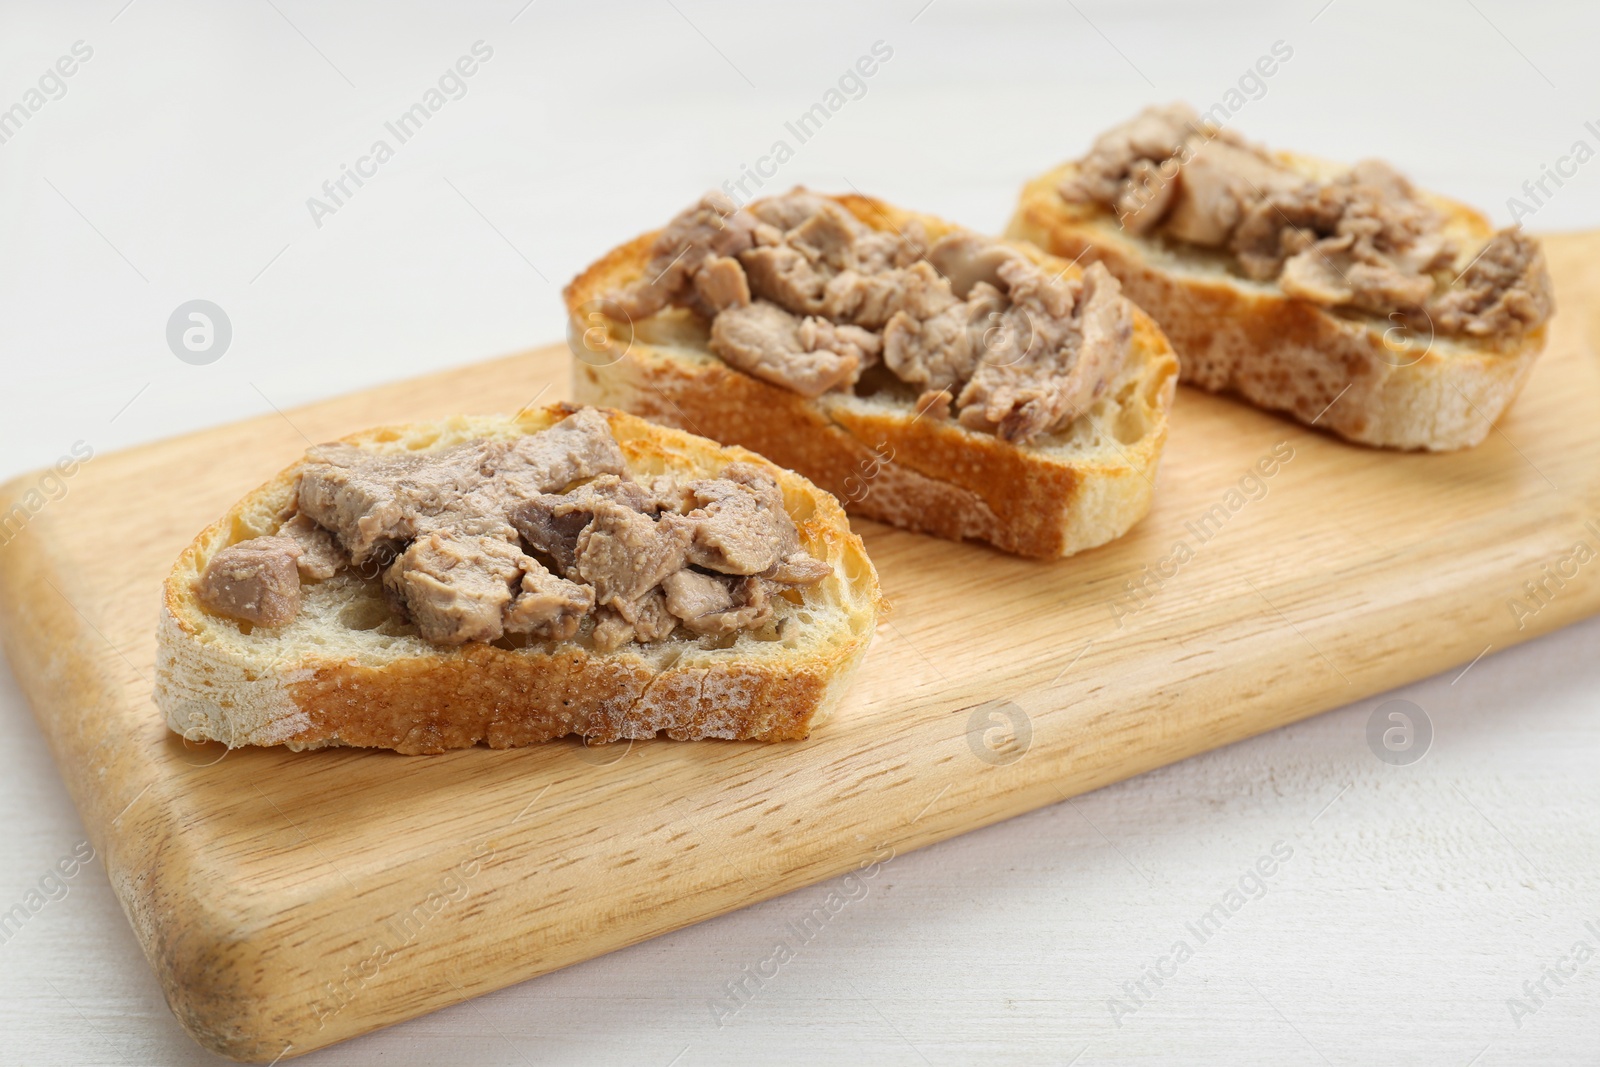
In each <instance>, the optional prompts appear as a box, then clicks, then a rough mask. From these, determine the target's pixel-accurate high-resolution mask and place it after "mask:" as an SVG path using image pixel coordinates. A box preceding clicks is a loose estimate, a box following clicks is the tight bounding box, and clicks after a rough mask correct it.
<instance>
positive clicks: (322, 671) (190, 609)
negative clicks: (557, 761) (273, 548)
mask: <svg viewBox="0 0 1600 1067" xmlns="http://www.w3.org/2000/svg"><path fill="white" fill-rule="evenodd" d="M573 410H576V409H575V408H574V407H572V406H570V405H557V406H554V407H552V408H549V409H542V410H536V411H531V412H525V413H521V414H519V415H518V416H516V417H515V422H516V423H517V424H518V425H519V427H521V428H523V429H524V431H525V432H533V431H534V430H537V429H542V428H544V427H545V426H548V425H551V424H553V423H554V422H555V421H558V420H559V419H560V418H561V417H564V415H565V414H567V413H570V412H571V411H573ZM605 414H606V416H607V419H608V420H609V421H610V423H611V426H612V428H613V431H614V432H615V433H616V434H617V436H618V438H619V440H621V441H623V442H624V447H625V448H629V447H630V446H634V447H640V448H644V449H647V450H648V449H650V448H652V447H654V448H656V449H657V450H658V451H659V452H660V454H661V455H662V456H670V457H678V458H679V459H680V460H681V458H682V457H685V456H687V457H690V458H691V459H692V460H694V461H696V466H697V468H698V469H720V468H721V467H723V466H726V464H727V463H730V462H733V461H735V460H743V461H745V462H752V463H757V464H759V465H761V466H763V467H765V468H766V469H767V470H769V472H771V473H772V474H773V475H774V477H776V478H777V479H778V481H779V484H780V486H781V487H782V488H783V491H784V494H785V500H786V503H787V504H788V505H789V508H790V511H791V513H795V514H796V519H797V525H798V527H799V529H800V534H801V540H802V543H803V544H804V545H805V547H806V548H807V549H808V550H809V551H811V552H812V554H813V555H816V556H817V557H818V558H820V559H823V560H825V561H826V562H828V563H830V564H832V565H833V566H834V569H835V574H834V576H833V577H831V578H827V579H824V582H825V583H834V582H837V583H840V587H839V589H838V592H840V593H841V594H843V595H841V598H840V602H841V604H842V605H843V606H844V609H845V610H846V612H847V615H848V618H847V624H848V629H849V634H848V637H847V638H845V639H844V640H842V641H840V642H838V643H836V644H835V645H833V646H832V647H829V648H826V649H824V650H820V651H817V650H809V651H805V652H803V653H802V652H784V653H782V654H775V655H772V656H768V657H764V658H760V659H758V660H757V661H746V662H735V663H721V664H717V665H715V666H712V667H698V666H678V665H676V664H675V665H672V666H667V667H664V668H660V669H658V668H656V667H654V666H652V665H651V664H650V663H648V662H647V661H646V659H645V658H644V657H642V656H640V655H638V654H637V653H636V652H633V651H630V649H629V648H624V649H620V650H617V651H616V652H611V653H593V652H589V651H587V650H585V649H583V648H581V647H580V646H577V645H571V646H560V647H558V648H557V649H556V650H555V652H554V653H546V652H542V651H538V650H535V649H518V650H511V649H504V648H500V647H496V646H492V645H481V644H471V645H467V646H462V647H459V648H453V649H437V648H434V649H430V650H429V651H428V652H426V653H424V654H422V655H418V656H411V657H406V658H402V659H398V660H395V661H392V662H386V663H375V664H362V663H359V662H352V661H350V660H349V659H348V658H343V659H333V658H324V657H316V656H307V657H302V658H299V659H296V660H294V661H292V662H283V663H277V662H273V661H272V659H271V658H270V655H269V654H268V643H263V648H262V649H261V650H260V652H259V653H254V652H252V653H250V654H241V653H240V652H239V651H237V650H236V649H231V648H229V647H227V646H226V645H224V644H223V643H221V642H218V641H214V640H208V637H207V627H208V625H210V624H211V622H212V620H213V619H214V617H211V616H207V615H206V613H205V612H204V611H203V609H201V608H200V607H199V606H198V604H197V602H196V601H195V599H194V594H193V589H192V586H193V578H194V576H195V575H196V574H198V573H199V572H200V571H201V570H202V569H203V567H204V563H205V561H207V560H209V559H210V557H211V556H212V555H213V554H214V553H215V552H216V551H218V550H219V549H220V548H222V547H223V546H225V545H227V544H230V543H233V542H235V541H237V540H241V539H243V538H244V537H247V536H252V535H253V534H254V533H255V532H260V531H258V530H253V529H251V528H250V522H249V521H248V520H247V519H246V516H248V515H250V514H251V513H258V514H259V513H260V512H261V511H262V505H263V503H264V502H272V504H273V509H276V508H278V507H281V506H282V504H285V503H287V502H288V500H289V499H290V496H291V494H292V492H293V484H294V478H295V475H296V472H297V470H298V466H299V465H298V464H295V465H293V466H290V467H289V468H286V469H285V470H284V471H283V472H281V473H280V474H279V475H278V476H277V477H275V478H274V479H273V480H272V481H270V482H268V483H267V484H265V485H263V486H261V487H259V488H258V489H256V490H255V491H253V492H252V493H250V494H249V495H247V496H246V497H245V498H243V499H242V500H240V501H239V502H238V503H237V504H235V505H234V506H233V507H232V508H230V509H229V511H228V512H227V513H226V514H225V515H223V516H222V517H221V518H220V519H218V520H217V521H216V522H214V523H212V524H211V525H210V526H208V527H207V528H206V529H205V530H204V531H202V532H201V533H200V534H199V535H198V536H197V537H196V538H195V539H194V541H193V542H192V543H191V544H190V545H189V546H188V547H187V548H186V549H185V550H184V552H183V553H182V554H181V555H180V556H179V558H178V560H177V562H176V563H175V564H174V566H173V569H172V571H171V573H170V574H169V576H168V578H167V580H166V583H165V586H164V589H163V596H162V609H161V620H160V624H159V628H158V642H157V667H156V678H155V685H154V694H153V695H154V698H155V702H156V704H157V706H158V707H159V708H160V709H161V711H162V712H163V714H164V715H165V716H166V720H167V725H168V726H169V727H170V728H171V729H172V730H173V731H174V732H176V733H178V734H181V735H182V736H184V737H185V738H187V739H190V740H213V741H220V742H222V743H224V744H227V745H229V746H230V747H236V746H239V745H246V744H250V745H275V744H284V745H287V746H289V747H290V748H295V749H304V748H319V747H323V746H327V745H355V746H374V747H384V748H394V749H396V750H398V751H401V752H436V751H442V750H445V749H449V748H459V747H466V746H468V745H471V744H475V743H479V742H483V743H487V744H489V745H490V746H491V747H497V748H498V747H510V746H514V745H522V744H529V743H534V742H538V741H544V740H548V739H550V738H553V737H558V736H562V735H565V734H568V733H573V732H581V733H584V734H586V735H587V736H588V737H589V738H590V739H591V740H594V741H600V742H605V741H615V740H620V739H623V738H645V737H653V736H655V735H656V734H658V733H665V734H666V735H667V736H669V737H675V738H686V737H726V738H739V739H757V740H769V741H776V740H795V739H800V738H804V737H806V736H807V735H808V733H809V732H810V730H811V729H812V728H813V727H814V726H816V725H818V724H820V723H821V722H822V721H824V720H825V719H826V718H827V717H828V716H829V715H830V714H831V713H832V712H833V711H834V709H835V708H836V707H837V706H838V704H839V702H840V700H841V699H842V698H843V696H844V693H845V691H846V689H847V688H848V686H849V683H850V680H851V678H852V676H853V675H854V673H855V671H856V669H857V667H859V665H860V663H861V661H862V659H863V658H864V657H865V655H866V651H867V646H868V644H869V643H870V641H871V638H872V633H873V627H874V620H875V616H876V612H877V610H878V608H879V606H880V594H879V592H878V584H877V574H876V571H875V570H874V569H873V566H872V563H871V560H870V559H868V557H867V555H866V551H865V548H864V546H863V545H862V543H861V539H860V538H859V537H858V536H857V535H856V534H854V533H853V532H851V530H850V528H849V522H848V519H847V518H846V516H845V514H844V511H843V509H842V508H840V507H839V505H838V503H837V501H835V500H834V499H833V498H832V497H831V496H829V495H828V494H827V493H825V492H823V491H821V490H820V489H818V488H817V487H816V486H814V485H812V484H811V483H809V482H807V481H806V480H805V479H803V478H801V477H799V476H798V475H795V474H794V473H793V472H790V471H786V470H783V469H782V468H779V467H777V466H776V465H774V464H771V463H769V462H768V461H767V460H765V459H763V458H762V457H760V456H757V455H755V454H753V453H750V452H748V451H746V450H744V449H739V448H725V447H721V446H717V445H715V444H714V443H713V442H709V441H704V440H701V439H697V438H695V437H693V436H691V435H689V434H686V433H682V432H680V431H677V430H673V429H670V428H667V427H661V426H657V425H654V424H651V423H648V422H646V421H644V420H642V419H638V418H635V417H634V416H631V415H627V414H625V413H622V412H618V411H607V412H606V413H605ZM415 429H416V427H379V428H376V429H373V430H369V431H365V432H363V433H359V434H353V435H351V436H349V437H346V438H344V440H345V441H347V442H349V443H351V444H357V445H359V444H362V443H364V442H369V441H373V440H385V439H392V438H391V437H389V436H388V435H399V434H401V433H404V432H406V431H409V430H415ZM667 462H668V463H670V462H671V460H670V459H669V460H668V461H667ZM243 640H244V641H245V642H248V638H244V639H243ZM463 680H465V682H466V684H467V685H468V688H469V690H470V691H471V697H470V698H464V697H463V691H462V686H463ZM530 693H541V694H552V693H559V695H560V696H561V697H563V698H565V699H567V700H569V701H570V702H571V705H572V706H571V707H570V708H565V709H564V710H563V712H562V713H561V714H560V715H559V716H555V717H552V715H551V714H549V713H544V712H540V711H539V710H538V709H537V708H532V707H529V705H528V701H527V700H526V696H527V694H530ZM519 702H520V703H519ZM452 704H454V705H455V706H454V707H453V708H452V707H451V705H452ZM464 704H469V705H470V706H465V707H464V706H463V705H464Z"/></svg>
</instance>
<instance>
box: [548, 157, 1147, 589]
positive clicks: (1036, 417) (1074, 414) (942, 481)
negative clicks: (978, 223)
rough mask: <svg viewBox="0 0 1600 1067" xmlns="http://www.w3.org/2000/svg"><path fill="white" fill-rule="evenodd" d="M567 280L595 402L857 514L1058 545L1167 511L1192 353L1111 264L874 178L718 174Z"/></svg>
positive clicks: (1023, 551) (932, 529)
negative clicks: (758, 189)
mask: <svg viewBox="0 0 1600 1067" xmlns="http://www.w3.org/2000/svg"><path fill="white" fill-rule="evenodd" d="M565 296H566V302H567V310H568V313H569V317H570V331H569V341H570V343H571V347H572V350H573V355H574V392H575V395H576V396H577V397H578V399H579V400H581V401H582V402H584V403H590V404H604V405H607V406H611V407H617V408H621V409H623V410H627V411H631V412H634V413H635V414H639V415H643V416H645V417H646V418H649V419H652V420H655V421H658V422H664V423H667V424H669V425H673V426H677V427H680V428H683V429H688V430H690V431H692V432H694V433H698V434H703V435H705V436H708V437H712V438H714V439H716V440H719V441H723V442H726V443H730V444H738V445H742V446H744V447H746V448H749V449H752V450H754V451H756V452H759V453H761V454H762V455H764V456H767V457H768V458H770V459H772V460H773V461H774V462H776V463H779V464H781V465H783V466H785V467H790V468H792V469H794V470H796V471H798V472H800V473H801V474H803V475H805V476H806V477H807V478H809V479H811V480H812V481H813V482H815V483H816V484H817V485H819V486H820V487H822V488H823V489H825V490H827V491H828V492H830V493H832V494H833V495H834V496H836V497H838V498H839V499H840V500H841V501H842V502H843V503H844V506H845V507H846V509H847V510H849V511H850V512H851V513H852V514H856V515H861V516H865V517H868V518H872V519H877V520H879V521H882V522H886V523H890V524H893V525H895V526H901V527H905V528H908V529H911V530H918V531H922V532H925V533H930V534H934V535H936V536H939V537H945V538H950V539H953V540H962V539H973V540H978V541H984V542H987V543H989V544H991V545H994V546H996V547H998V548H1000V549H1003V550H1005V551H1008V552H1014V553H1018V554H1020V555H1024V556H1034V557H1046V558H1049V557H1059V556H1068V555H1071V554H1073V553H1075V552H1079V551H1082V550H1084V549H1088V548H1093V547H1095V546H1097V545H1102V544H1105V543H1106V542H1108V541H1111V540H1113V539H1115V538H1117V537H1120V536H1121V535H1122V534H1124V533H1125V532H1127V530H1128V529H1129V528H1130V527H1131V526H1132V525H1133V524H1134V523H1135V522H1137V521H1138V520H1139V519H1140V518H1141V517H1142V516H1143V515H1144V514H1145V513H1146V512H1147V511H1148V510H1149V508H1150V501H1151V496H1152V493H1153V486H1154V479H1155V473H1156V465H1157V463H1158V461H1159V459H1160V456H1161V449H1162V446H1163V444H1164V443H1165V441H1166V434H1167V418H1168V412H1169V410H1170V408H1171V404H1172V399H1173V392H1174V388H1175V383H1176V376H1177V366H1176V359H1175V357H1174V355H1173V353H1172V350H1171V348H1170V346H1169V345H1168V344H1167V341H1166V338H1165V337H1163V336H1162V333H1161V331H1160V330H1159V329H1158V328H1157V327H1156V325H1155V324H1154V322H1152V321H1151V319H1150V318H1149V317H1148V316H1146V315H1145V314H1143V313H1142V312H1141V311H1140V310H1139V309H1138V308H1137V307H1135V306H1134V305H1133V304H1132V303H1130V302H1129V300H1128V299H1127V298H1126V297H1125V296H1124V295H1123V294H1122V292H1121V287H1120V285H1119V284H1118V282H1117V280H1116V279H1115V278H1114V277H1112V276H1111V275H1110V274H1109V273H1107V271H1106V270H1105V269H1104V268H1101V267H1096V268H1091V269H1089V270H1087V271H1085V270H1082V269H1080V268H1078V267H1077V266H1074V265H1072V264H1070V263H1068V262H1066V261H1064V260H1060V259H1055V258H1052V257H1050V256H1047V255H1043V254H1041V253H1040V252H1039V251H1038V250H1037V249H1035V248H1032V247H1031V246H1028V245H1026V244H1019V243H1013V242H1006V241H1000V240H996V239H993V238H987V237H982V236H979V235H978V234H975V233H972V232H970V231H968V230H964V229H961V228H959V227H957V226H953V225H951V224H950V223H947V222H943V221H941V220H939V219H936V218H933V217H932V216H928V215H919V214H913V213H911V212H907V211H902V210H900V209H898V208H895V207H891V206H889V205H887V204H884V203H882V202H880V201H877V200H871V199H868V198H866V197H861V196H837V197H830V196H821V195H817V194H813V193H810V192H807V191H806V190H804V189H797V190H795V191H793V192H790V193H788V194H785V195H782V196H775V197H771V198H767V199H763V200H756V201H754V202H752V203H750V204H748V205H746V206H744V207H737V206H736V205H735V204H734V203H733V202H732V201H731V200H730V199H728V198H727V197H725V196H723V195H722V194H720V193H711V194H708V195H707V196H706V197H704V198H703V199H702V200H700V201H699V202H698V203H696V204H695V205H693V206H692V207H690V208H689V209H687V210H686V211H684V212H683V213H681V214H680V215H678V216H677V217H676V218H674V219H673V220H672V221H671V222H670V223H668V225H667V226H666V227H665V228H664V229H662V230H660V231H656V232H651V233H647V234H644V235H643V236H641V237H638V238H636V239H635V240H632V241H629V242H628V243H626V244H624V245H621V246H620V247H618V248H616V249H614V250H612V251H611V252H610V253H608V254H607V255H605V256H604V257H602V258H601V259H600V260H599V261H597V262H596V263H594V264H593V265H592V266H590V267H589V268H588V269H587V270H585V271H584V272H583V273H582V274H580V275H579V276H578V277H577V278H576V279H574V280H573V281H572V283H571V284H570V285H568V287H567V289H566V290H565Z"/></svg>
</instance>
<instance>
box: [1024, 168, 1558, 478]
mask: <svg viewBox="0 0 1600 1067" xmlns="http://www.w3.org/2000/svg"><path fill="white" fill-rule="evenodd" d="M1273 155H1274V156H1275V157H1276V158H1277V159H1278V160H1279V161H1280V162H1282V163H1283V164H1285V165H1286V166H1288V167H1290V168H1291V169H1293V170H1296V171H1298V172H1300V173H1302V174H1304V175H1305V176H1306V177H1308V178H1320V179H1327V178H1331V177H1334V176H1335V175H1337V174H1338V173H1340V172H1341V171H1343V170H1344V169H1345V168H1344V167H1341V166H1339V165H1337V164H1333V163H1328V162H1325V161H1322V160H1317V159H1313V158H1310V157H1308V156H1302V155H1297V154H1294V153H1289V152H1275V153H1273ZM1077 170H1078V167H1077V164H1075V163H1067V164H1064V165H1062V166H1060V167H1057V168H1056V169H1055V170H1052V171H1050V172H1049V173H1047V174H1043V175H1041V176H1039V177H1038V178H1035V179H1033V180H1032V181H1030V182H1028V183H1027V185H1026V186H1024V187H1023V190H1022V198H1021V200H1020V202H1019V203H1018V205H1017V211H1016V214H1015V215H1014V216H1013V217H1012V220H1011V223H1010V225H1009V227H1008V228H1007V230H1006V234H1007V236H1009V237H1012V238H1016V239H1018V240H1025V241H1032V242H1033V243H1034V244H1037V245H1038V246H1039V247H1040V248H1042V249H1044V250H1045V251H1047V252H1052V253H1054V254H1056V255H1058V256H1066V257H1069V258H1078V257H1082V262H1085V263H1092V262H1095V261H1099V262H1101V263H1104V264H1105V266H1106V269H1107V270H1109V271H1110V272H1111V273H1112V274H1114V275H1116V277H1117V278H1118V279H1119V280H1120V281H1121V282H1122V286H1123V291H1124V292H1126V293H1127V295H1128V297H1129V299H1131V300H1132V301H1133V302H1134V303H1136V304H1138V305H1139V306H1140V307H1142V308H1144V309H1145V310H1146V311H1148V312H1149V313H1150V314H1151V315H1152V316H1154V317H1155V319H1156V321H1157V322H1159V323H1160V324H1161V328H1162V329H1163V330H1165V331H1166V334H1167V336H1168V337H1169V338H1171V340H1172V344H1173V347H1174V348H1176V349H1177V351H1178V356H1179V359H1180V361H1181V363H1182V368H1183V381H1184V382H1185V383H1188V384H1192V385H1197V386H1199V387H1201V388H1202V389H1206V390H1209V391H1211V392H1229V393H1236V394H1238V395H1239V396H1242V397H1243V398H1245V399H1246V400H1249V401H1250V402H1251V403H1254V404H1256V405H1258V406H1260V407H1263V408H1267V409H1270V410H1274V411H1284V412H1287V413H1289V414H1291V415H1293V416H1294V417H1295V418H1297V419H1299V420H1300V421H1301V422H1305V423H1310V424H1314V425H1316V426H1319V427H1323V428H1326V429H1328V430H1331V431H1333V432H1334V433H1337V434H1338V435H1340V436H1341V437H1344V438H1346V439H1348V440H1351V441H1356V442H1359V443H1361V444H1366V445H1375V446H1379V447H1385V448H1397V449H1426V450H1428V451H1435V452H1445V451H1452V450H1455V449H1460V448H1470V447H1472V446H1473V445H1476V444H1478V443H1480V442H1481V441H1482V440H1483V439H1484V438H1485V437H1486V436H1488V434H1489V431H1490V429H1491V428H1492V427H1493V425H1494V422H1495V421H1496V420H1497V419H1499V417H1500V415H1501V414H1502V413H1503V412H1504V411H1505V410H1506V408H1507V407H1508V406H1510V404H1511V401H1512V400H1514V399H1515V398H1516V395H1517V393H1518V391H1519V390H1520V389H1521V388H1522V383H1523V381H1524V380H1526V378H1527V376H1528V372H1529V371H1530V370H1531V369H1532V367H1533V362H1534V360H1535V359H1536V358H1537V357H1538V355H1539V353H1540V351H1542V350H1543V348H1544V344H1545V337H1546V334H1547V332H1548V329H1549V327H1548V324H1546V325H1541V326H1539V327H1538V328H1536V329H1534V330H1530V331H1528V332H1527V333H1525V334H1522V335H1521V336H1519V337H1516V338H1513V339H1510V340H1502V341H1500V343H1499V344H1496V343H1494V342H1492V341H1485V340H1480V339H1473V338H1468V337H1448V336H1429V334H1431V331H1425V330H1418V331H1413V330H1405V329H1402V328H1400V327H1398V326H1397V321H1398V320H1391V319H1389V318H1385V317H1383V316H1381V315H1374V314H1368V313H1365V312H1359V311H1349V310H1344V309H1341V310H1338V311H1332V310H1328V309H1326V308H1322V307H1319V306H1317V305H1316V304H1313V303H1310V302H1309V301H1305V300H1299V299H1295V298H1293V297H1290V296H1288V295H1287V294H1285V293H1284V292H1283V290H1282V289H1280V288H1279V287H1278V285H1277V283H1276V282H1256V281H1252V280H1250V279H1248V278H1244V277H1242V276H1240V275H1238V274H1236V273H1234V272H1232V271H1230V270H1229V268H1228V261H1227V258H1226V257H1225V256H1222V255H1218V254H1214V253H1210V252H1207V251H1205V250H1201V249H1192V248H1184V249H1179V248H1177V247H1176V246H1175V245H1171V244H1165V243H1163V242H1161V241H1159V240H1155V239H1151V238H1148V237H1137V236H1134V235H1132V234H1131V233H1129V232H1128V231H1127V230H1125V229H1124V228H1123V227H1122V225H1121V223H1120V222H1119V221H1118V219H1117V216H1116V214H1115V212H1113V211H1111V210H1110V209H1109V208H1106V207H1104V206H1102V205H1099V204H1091V203H1073V202H1068V201H1067V200H1065V199H1063V197H1062V196H1061V194H1060V192H1058V189H1059V187H1060V185H1061V183H1062V182H1063V181H1065V180H1066V179H1068V178H1070V177H1072V176H1073V175H1075V174H1076V173H1077ZM1423 196H1424V198H1425V199H1426V200H1427V202H1428V203H1430V204H1431V205H1432V206H1433V207H1434V208H1435V209H1437V210H1438V211H1439V212H1440V213H1442V214H1443V215H1444V217H1445V219H1446V227H1445V228H1446V232H1447V233H1448V234H1449V235H1450V236H1451V237H1454V238H1456V239H1457V240H1458V241H1459V242H1460V244H1461V245H1462V246H1463V247H1469V248H1476V247H1478V246H1479V245H1482V244H1483V243H1484V242H1485V241H1487V240H1488V239H1489V238H1490V237H1491V236H1492V235H1493V234H1494V227H1493V226H1491V225H1490V223H1489V220H1488V219H1486V218H1485V217H1484V216H1483V215H1482V214H1481V213H1479V212H1477V211H1475V210H1473V209H1472V208H1470V207H1467V206H1466V205H1465V204H1461V203H1458V202H1456V201H1453V200H1448V199H1445V198H1444V197H1441V196H1436V195H1434V194H1431V193H1423Z"/></svg>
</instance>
